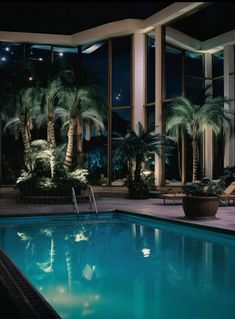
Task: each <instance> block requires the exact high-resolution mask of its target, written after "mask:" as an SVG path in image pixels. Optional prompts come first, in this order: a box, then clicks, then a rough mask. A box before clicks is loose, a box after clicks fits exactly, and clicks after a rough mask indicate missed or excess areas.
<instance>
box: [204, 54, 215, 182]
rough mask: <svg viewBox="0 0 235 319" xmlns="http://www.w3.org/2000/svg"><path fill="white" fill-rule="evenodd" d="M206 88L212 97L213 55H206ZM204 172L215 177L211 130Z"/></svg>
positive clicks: (206, 137) (208, 133) (208, 136)
mask: <svg viewBox="0 0 235 319" xmlns="http://www.w3.org/2000/svg"><path fill="white" fill-rule="evenodd" d="M205 77H206V80H205V87H207V86H210V88H209V90H208V91H207V93H208V94H209V95H212V55H211V54H210V53H206V54H205ZM203 171H204V174H205V176H206V177H209V178H210V179H212V177H213V133H212V130H211V129H209V128H208V129H206V130H205V132H204V157H203Z"/></svg>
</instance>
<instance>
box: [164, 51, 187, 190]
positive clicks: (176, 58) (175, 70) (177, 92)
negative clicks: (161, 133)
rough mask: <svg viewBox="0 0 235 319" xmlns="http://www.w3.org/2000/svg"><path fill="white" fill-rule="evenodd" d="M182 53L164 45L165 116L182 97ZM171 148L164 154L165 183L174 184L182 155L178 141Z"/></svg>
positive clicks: (180, 167)
mask: <svg viewBox="0 0 235 319" xmlns="http://www.w3.org/2000/svg"><path fill="white" fill-rule="evenodd" d="M183 62H184V52H183V50H181V49H178V48H175V47H172V46H169V45H166V46H165V52H164V76H165V81H164V101H163V114H164V122H165V116H166V114H167V113H168V111H169V109H170V108H171V107H173V105H172V100H173V99H174V98H175V97H177V96H182V95H183V92H184V63H183ZM170 144H171V146H172V147H173V148H172V149H171V151H167V152H166V153H165V182H166V184H168V183H175V182H180V181H181V175H182V165H181V161H182V153H181V144H182V141H181V140H179V141H178V142H177V143H173V142H170Z"/></svg>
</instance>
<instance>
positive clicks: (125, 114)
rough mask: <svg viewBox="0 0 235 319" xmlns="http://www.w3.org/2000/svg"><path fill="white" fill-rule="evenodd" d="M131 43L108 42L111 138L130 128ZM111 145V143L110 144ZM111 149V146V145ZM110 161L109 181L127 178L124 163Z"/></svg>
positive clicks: (119, 39)
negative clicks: (109, 48) (109, 52)
mask: <svg viewBox="0 0 235 319" xmlns="http://www.w3.org/2000/svg"><path fill="white" fill-rule="evenodd" d="M131 41H132V38H131V37H130V36H128V37H120V38H113V39H112V41H111V42H110V46H111V50H110V51H111V56H110V57H109V58H110V66H111V70H110V71H111V76H110V88H111V90H110V103H111V105H110V106H109V107H110V108H111V112H110V114H111V117H112V121H111V123H110V124H111V136H113V137H117V135H118V134H120V135H124V134H125V133H126V130H127V129H129V128H131V104H132V96H131V68H132V63H131V57H132V55H131V50H132V46H131ZM111 144H112V143H111ZM111 148H113V145H111ZM113 158H114V157H112V160H111V181H112V182H113V185H114V184H115V181H117V180H120V179H123V178H125V177H126V176H127V166H126V163H121V162H117V161H115V160H114V159H113Z"/></svg>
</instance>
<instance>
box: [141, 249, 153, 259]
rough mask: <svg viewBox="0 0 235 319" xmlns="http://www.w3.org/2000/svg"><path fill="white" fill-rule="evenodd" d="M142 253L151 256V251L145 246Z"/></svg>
mask: <svg viewBox="0 0 235 319" xmlns="http://www.w3.org/2000/svg"><path fill="white" fill-rule="evenodd" d="M142 253H143V256H144V257H149V255H150V253H151V251H150V249H149V248H143V249H142Z"/></svg>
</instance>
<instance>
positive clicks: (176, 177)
mask: <svg viewBox="0 0 235 319" xmlns="http://www.w3.org/2000/svg"><path fill="white" fill-rule="evenodd" d="M172 107H174V105H173V104H172V103H171V102H170V103H164V104H163V109H164V114H163V116H164V118H165V119H164V122H165V121H166V117H167V114H169V111H170V108H172ZM168 145H169V146H170V148H169V149H167V150H166V152H165V163H164V164H165V182H166V184H172V183H174V182H176V181H177V182H179V181H181V175H182V172H181V166H182V155H181V149H182V141H181V139H179V141H178V143H175V142H173V140H170V139H169V141H168Z"/></svg>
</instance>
